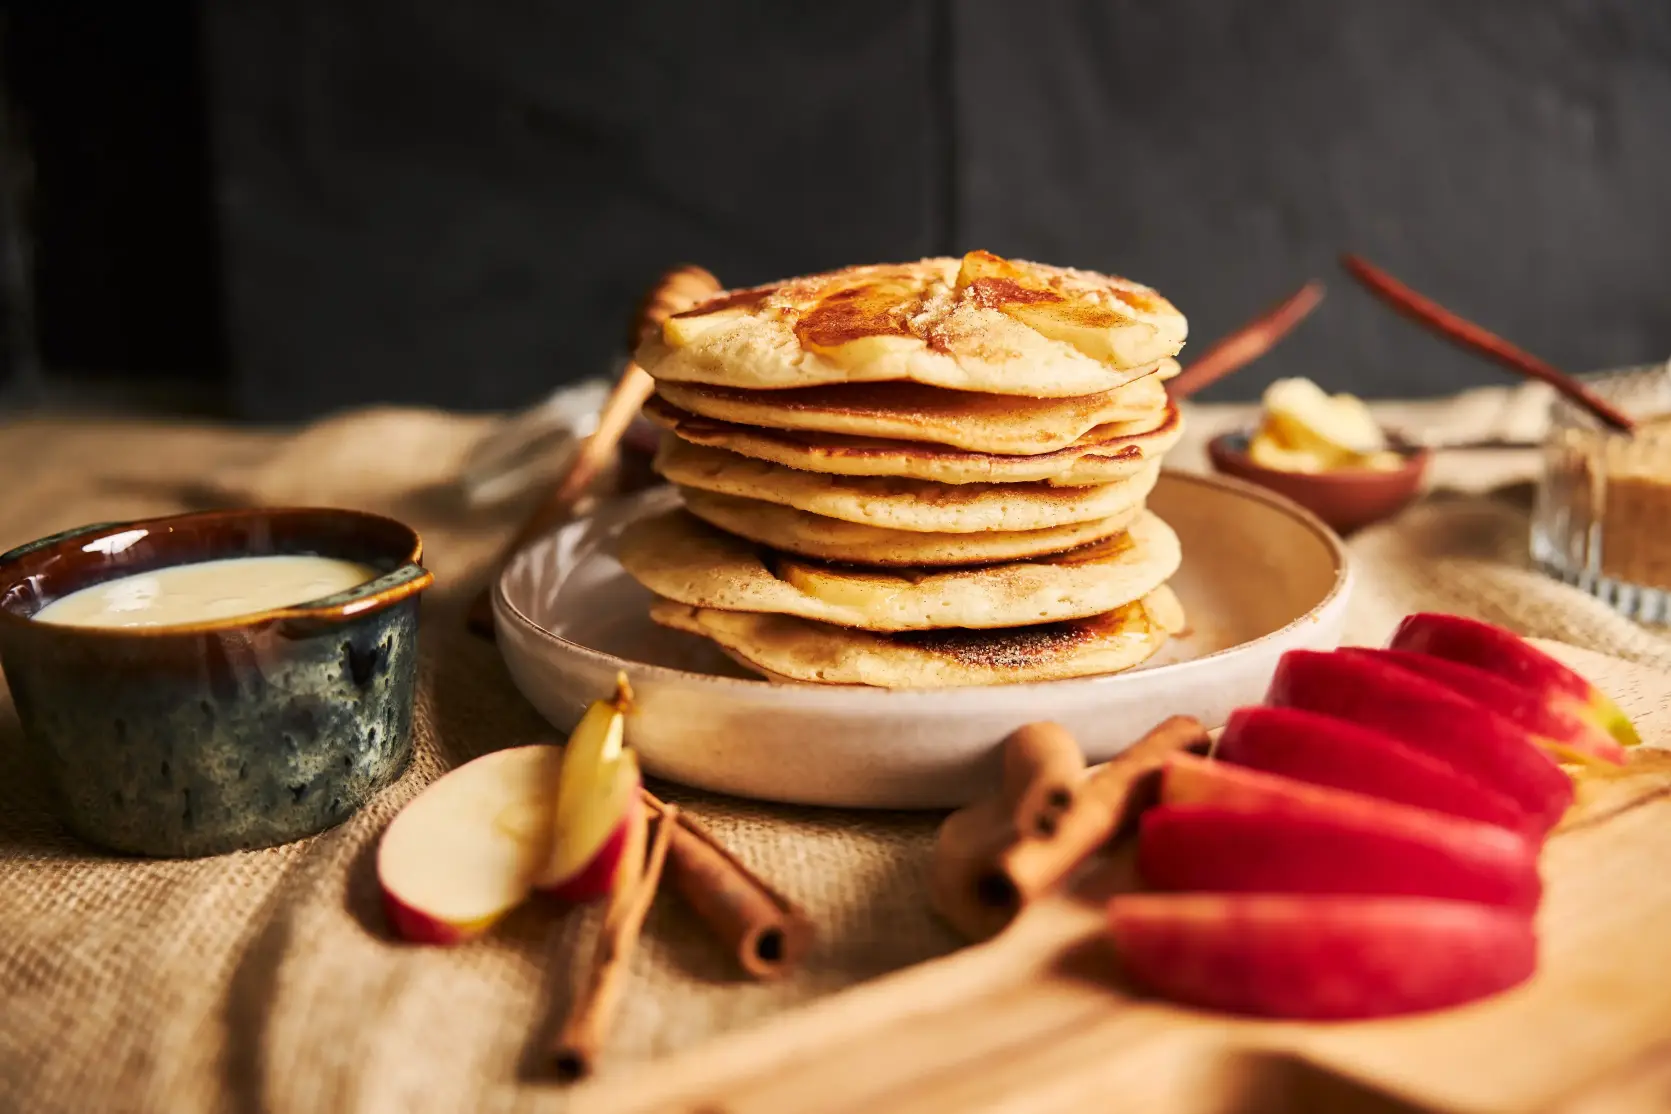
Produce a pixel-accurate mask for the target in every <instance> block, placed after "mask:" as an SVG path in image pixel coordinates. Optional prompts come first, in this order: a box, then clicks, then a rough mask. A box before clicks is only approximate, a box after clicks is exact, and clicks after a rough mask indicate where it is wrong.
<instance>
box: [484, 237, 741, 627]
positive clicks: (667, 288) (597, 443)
mask: <svg viewBox="0 0 1671 1114" xmlns="http://www.w3.org/2000/svg"><path fill="white" fill-rule="evenodd" d="M719 292H720V284H719V280H718V279H716V278H715V277H714V276H713V275H712V274H710V273H708V272H707V271H705V270H703V269H702V268H701V267H698V266H696V265H695V264H693V263H685V264H681V265H679V266H677V267H675V268H673V269H672V270H671V271H668V272H667V273H666V274H664V275H662V277H661V278H660V279H659V280H657V282H656V284H655V285H654V286H652V287H651V288H650V291H649V293H648V294H647V295H646V296H645V298H644V301H643V302H642V303H641V304H640V305H639V308H638V312H637V313H636V314H634V316H633V324H632V329H631V334H630V336H629V338H628V339H629V342H630V344H631V346H632V347H634V348H636V347H637V346H638V345H639V343H640V342H641V341H642V340H643V339H644V337H645V336H646V335H647V333H648V332H649V330H651V329H654V328H659V327H660V325H661V323H662V322H663V321H666V320H667V319H668V318H669V317H671V316H673V315H674V314H675V313H680V312H683V311H684V310H687V309H689V308H690V307H691V306H694V305H696V304H697V303H698V302H702V301H706V300H707V299H708V298H711V297H712V296H713V295H715V294H718V293H719ZM655 385H656V384H655V381H654V380H652V379H651V378H650V374H649V372H647V371H645V370H644V369H643V368H641V367H639V366H638V364H637V363H634V362H631V361H629V362H628V363H627V367H626V370H625V371H624V372H622V374H621V378H620V379H619V380H618V381H617V382H616V384H615V389H614V390H613V391H611V392H610V393H609V398H608V399H607V400H606V401H605V402H604V404H603V410H602V412H601V413H600V414H599V416H598V428H597V429H596V430H595V431H594V432H593V433H592V435H591V436H590V437H588V438H587V439H586V441H585V443H584V444H583V445H581V447H580V451H579V452H577V453H575V455H574V458H573V460H571V461H570V462H569V468H568V471H567V472H566V473H564V475H563V478H562V479H561V480H560V481H559V482H558V484H557V486H556V487H555V488H553V489H552V491H551V494H549V495H547V496H546V498H545V499H544V500H543V501H542V502H541V503H540V504H539V506H537V507H535V508H534V512H533V514H531V515H529V516H528V520H527V521H526V522H524V523H523V524H522V528H521V529H520V530H518V531H517V532H516V535H515V536H514V537H512V538H511V540H510V542H509V543H508V544H507V545H506V546H505V548H504V549H503V550H502V551H501V552H500V554H499V557H498V559H497V560H495V561H494V563H493V567H492V570H491V572H490V574H489V577H488V582H487V584H486V585H484V586H483V587H482V590H481V591H480V592H479V593H477V595H476V598H475V599H474V600H472V601H471V604H470V610H469V613H468V614H467V615H466V617H465V621H466V623H467V624H468V625H469V627H470V629H471V630H472V631H474V632H475V633H477V634H479V635H482V636H483V637H486V638H492V637H493V583H494V581H495V580H496V579H497V578H498V576H499V572H500V571H501V570H502V569H504V567H505V563H506V562H507V561H509V560H510V559H511V558H512V557H514V556H515V555H516V554H517V553H518V552H519V551H520V550H521V549H522V548H523V547H524V546H526V545H527V544H528V543H529V542H532V541H533V540H534V539H536V538H539V537H541V536H542V535H544V534H546V533H548V532H549V531H550V530H552V529H553V528H554V527H556V526H557V524H558V523H560V522H562V521H563V520H564V519H566V518H568V517H569V516H570V515H571V514H573V513H574V507H575V504H576V503H578V502H580V500H581V498H583V497H584V496H585V494H586V492H587V491H589V490H590V489H591V486H592V483H593V482H594V481H595V480H596V479H597V478H598V474H599V473H600V472H601V471H603V468H604V466H605V465H606V464H608V463H609V461H610V458H611V457H613V456H614V454H615V449H616V446H618V445H619V444H620V443H621V438H622V437H623V436H625V435H626V432H627V427H628V426H630V425H631V424H632V420H633V418H635V417H637V416H638V412H639V411H640V410H642V409H643V408H644V403H645V402H647V401H649V398H650V392H651V391H653V390H654V389H655Z"/></svg>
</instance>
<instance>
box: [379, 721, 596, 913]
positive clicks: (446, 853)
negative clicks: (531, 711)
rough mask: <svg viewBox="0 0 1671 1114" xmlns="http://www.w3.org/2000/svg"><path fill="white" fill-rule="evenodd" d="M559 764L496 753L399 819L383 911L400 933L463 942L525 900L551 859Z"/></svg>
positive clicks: (390, 836)
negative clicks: (535, 880) (537, 877)
mask: <svg viewBox="0 0 1671 1114" xmlns="http://www.w3.org/2000/svg"><path fill="white" fill-rule="evenodd" d="M562 759H563V752H562V750H561V749H559V748H558V747H555V746H526V747H516V748H513V749H511V750H501V751H495V752H494V753H492V754H486V755H483V756H482V757H480V758H477V759H475V760H474V761H471V762H466V763H465V764H464V765H462V766H460V767H458V768H457V769H456V770H453V771H451V772H450V773H448V774H446V775H445V776H443V777H441V778H440V779H439V780H437V781H435V782H434V783H433V784H431V785H430V786H429V787H428V788H426V789H425V790H424V791H423V792H422V793H420V794H418V796H417V797H415V798H413V799H412V801H411V802H410V803H408V804H407V806H406V807H405V808H404V809H402V810H401V811H400V814H399V815H397V816H396V817H395V818H394V821H393V823H391V824H390V825H389V827H388V830H387V831H385V832H384V833H383V840H382V843H381V844H380V845H379V846H378V849H377V880H378V883H379V885H380V887H381V888H382V892H383V910H384V914H385V916H386V917H387V918H388V921H389V924H390V926H391V927H392V928H393V929H394V930H395V932H396V933H398V934H399V935H400V936H402V937H403V938H405V939H407V940H411V941H414V942H417V943H429V944H454V943H458V942H460V941H463V940H469V939H472V938H473V937H476V936H480V935H481V934H482V933H483V932H485V931H487V929H488V928H490V927H491V926H492V925H493V923H494V922H495V921H497V920H498V919H499V918H500V917H502V916H503V915H504V914H506V913H507V912H509V911H510V910H512V909H514V908H516V906H518V905H520V904H521V903H522V902H523V901H525V900H526V899H527V897H528V894H529V892H530V891H531V890H532V889H533V886H534V879H535V878H536V876H538V875H539V873H540V871H541V870H542V869H543V868H544V867H545V866H546V864H547V862H548V860H549V855H550V848H551V840H552V821H553V818H554V816H555V805H556V798H557V790H558V778H559V771H560V769H561V764H562Z"/></svg>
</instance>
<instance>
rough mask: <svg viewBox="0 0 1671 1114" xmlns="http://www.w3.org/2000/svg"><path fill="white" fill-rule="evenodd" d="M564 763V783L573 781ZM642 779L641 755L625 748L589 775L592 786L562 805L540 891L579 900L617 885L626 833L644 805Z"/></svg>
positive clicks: (623, 857) (585, 899)
mask: <svg viewBox="0 0 1671 1114" xmlns="http://www.w3.org/2000/svg"><path fill="white" fill-rule="evenodd" d="M566 766H567V764H566V763H565V771H564V775H563V776H564V779H565V782H564V783H565V784H569V782H568V781H567V779H568V777H569V774H568V771H567V769H566ZM576 776H580V775H576ZM642 784H643V783H642V779H641V778H640V777H639V772H638V757H637V756H636V755H635V754H634V753H633V752H632V751H630V750H625V751H622V752H621V753H620V754H619V755H618V756H617V757H616V758H615V760H614V761H612V762H606V763H604V764H603V766H602V767H601V768H600V769H599V770H598V771H597V772H596V773H594V774H591V775H590V781H589V790H590V791H589V792H588V793H587V794H586V795H583V796H580V797H578V798H577V799H576V800H575V801H574V803H573V804H571V805H570V807H569V811H568V812H566V813H565V812H564V811H563V810H562V808H561V807H560V806H559V808H558V810H557V812H556V818H555V822H554V824H553V826H552V830H551V834H552V843H551V844H550V846H551V847H552V848H553V849H554V850H553V851H552V853H551V857H550V859H549V860H548V861H547V863H546V864H545V869H544V870H542V871H541V872H540V875H539V878H538V880H537V882H536V884H535V885H536V888H537V889H538V890H539V891H540V892H541V893H543V894H546V895H547V896H549V897H554V898H557V899H558V900H559V901H576V902H578V901H592V900H594V899H596V898H600V897H604V896H605V895H607V894H608V893H609V892H610V891H611V890H612V889H614V887H615V880H616V878H617V877H619V875H620V871H621V869H622V868H623V866H625V865H626V861H625V855H624V852H625V851H626V850H627V847H628V845H629V841H628V838H627V837H628V835H629V834H630V833H631V830H632V826H633V824H634V822H635V821H636V819H637V814H638V810H639V809H641V808H643V807H644V804H643V795H642V793H641V791H640V790H641V788H642ZM640 854H642V848H641V849H640Z"/></svg>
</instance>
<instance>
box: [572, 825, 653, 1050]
mask: <svg viewBox="0 0 1671 1114" xmlns="http://www.w3.org/2000/svg"><path fill="white" fill-rule="evenodd" d="M647 812H648V810H647V809H640V810H638V813H637V816H636V819H635V821H634V827H635V828H636V829H637V831H636V834H630V835H629V836H628V840H627V846H626V848H624V849H623V853H624V854H627V855H631V856H634V858H629V859H628V863H629V865H628V867H627V870H628V871H629V872H630V873H629V875H628V876H626V877H623V878H621V879H620V880H618V881H617V882H616V885H615V889H614V890H612V891H611V892H610V895H609V907H608V909H607V910H606V911H605V914H604V920H603V928H602V931H601V932H600V934H599V938H598V947H597V951H596V953H595V954H594V955H593V957H592V974H591V978H590V979H589V980H588V982H587V985H586V988H585V990H584V991H583V992H582V993H581V995H580V997H578V998H576V999H575V1002H574V1006H573V1008H572V1009H571V1010H570V1012H569V1017H568V1020H567V1021H565V1022H564V1024H563V1028H562V1031H561V1032H559V1033H558V1034H557V1042H556V1045H555V1047H554V1048H553V1050H552V1054H553V1057H554V1063H555V1065H556V1068H557V1076H558V1078H559V1079H562V1080H564V1081H565V1082H572V1081H574V1080H577V1079H583V1078H585V1077H586V1076H588V1075H590V1074H592V1069H593V1067H594V1066H595V1064H596V1061H597V1056H598V1052H599V1051H600V1050H601V1049H602V1048H603V1044H604V1041H605V1040H606V1039H607V1038H608V1036H609V1028H610V1025H611V1024H613V1022H614V1020H615V1007H616V1005H617V1004H618V1003H619V1002H620V1000H621V989H622V987H623V986H624V985H625V983H626V979H627V975H628V973H629V969H630V967H631V966H632V953H633V949H634V948H635V947H637V945H638V935H639V932H640V931H641V930H642V929H643V928H644V918H645V917H646V916H647V915H648V914H649V912H650V905H651V903H653V902H654V901H655V899H656V889H657V887H658V886H659V884H660V882H661V874H662V868H663V866H664V865H665V864H666V862H667V848H668V844H669V843H671V842H672V835H673V832H674V831H675V830H676V829H677V828H678V826H679V810H678V808H676V807H675V806H673V805H668V806H666V807H665V808H664V809H663V810H662V813H661V820H660V822H659V823H658V824H657V825H656V838H655V842H654V843H652V844H651V845H650V857H649V861H648V862H645V861H644V859H643V855H642V848H643V846H644V827H645V825H646V824H647V823H648V819H647ZM629 881H630V884H629Z"/></svg>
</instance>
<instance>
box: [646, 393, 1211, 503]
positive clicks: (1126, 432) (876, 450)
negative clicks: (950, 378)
mask: <svg viewBox="0 0 1671 1114" xmlns="http://www.w3.org/2000/svg"><path fill="white" fill-rule="evenodd" d="M644 416H645V417H647V418H649V419H650V420H651V421H652V422H654V423H655V424H657V425H659V426H661V427H662V428H663V429H667V430H671V431H672V432H674V433H675V434H677V435H678V436H679V438H680V439H681V440H684V441H688V442H690V443H691V444H694V445H708V446H711V447H713V448H718V449H726V450H729V451H730V452H734V453H737V454H739V455H741V456H747V457H752V458H753V459H755V460H765V461H770V462H771V463H773V464H781V465H783V466H784V467H786V468H798V469H800V470H801V471H803V472H822V473H825V474H827V475H837V476H900V477H904V478H907V479H916V480H933V481H935V482H936V483H943V484H971V483H974V484H984V483H1032V482H1038V481H1042V482H1044V483H1049V484H1055V485H1058V486H1063V487H1076V486H1082V485H1085V484H1099V483H1110V482H1112V481H1114V480H1118V479H1122V478H1124V477H1126V476H1130V475H1132V474H1133V473H1135V472H1139V471H1142V470H1143V469H1144V468H1146V467H1147V466H1148V465H1150V464H1151V463H1153V462H1155V461H1157V460H1159V459H1160V458H1161V457H1162V456H1163V455H1164V454H1165V453H1166V452H1168V451H1169V450H1171V448H1172V447H1173V446H1174V445H1176V444H1177V443H1178V439H1179V438H1180V437H1181V436H1182V435H1183V428H1184V427H1183V419H1182V418H1181V416H1180V415H1179V413H1178V409H1177V407H1176V406H1172V405H1170V404H1169V405H1168V406H1167V408H1166V409H1165V410H1164V411H1162V412H1160V413H1159V414H1156V415H1154V416H1152V417H1149V418H1145V419H1144V420H1142V421H1134V422H1111V423H1110V424H1108V425H1105V426H1098V427H1097V428H1096V429H1093V430H1092V431H1091V432H1090V433H1087V434H1086V435H1085V436H1084V437H1081V438H1080V439H1079V440H1078V441H1075V442H1074V443H1073V444H1072V445H1070V446H1068V447H1067V448H1065V449H1058V450H1056V451H1055V452H1051V453H1040V454H1037V455H1034V456H1005V455H1001V454H995V453H975V452H969V451H967V450H965V449H953V448H949V447H946V446H943V445H926V444H921V443H913V442H908V441H887V440H881V439H877V438H871V437H846V436H842V435H840V434H831V433H807V432H799V431H794V430H776V429H759V428H756V427H754V426H745V425H736V424H733V423H731V422H718V421H714V420H713V419H711V418H702V417H698V416H697V415H695V414H691V413H689V412H687V411H684V410H680V409H679V408H678V407H676V406H674V405H672V404H671V403H669V402H668V401H667V400H666V399H662V398H652V399H650V401H649V402H648V403H647V404H646V405H645V407H644Z"/></svg>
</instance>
